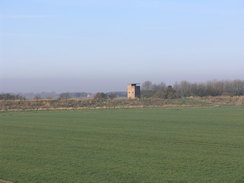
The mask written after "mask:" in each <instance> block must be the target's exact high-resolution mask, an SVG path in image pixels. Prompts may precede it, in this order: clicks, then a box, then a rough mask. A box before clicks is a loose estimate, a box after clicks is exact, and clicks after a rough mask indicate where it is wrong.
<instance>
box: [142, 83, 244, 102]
mask: <svg viewBox="0 0 244 183" xmlns="http://www.w3.org/2000/svg"><path fill="white" fill-rule="evenodd" d="M222 95H225V96H242V95H244V81H242V80H234V81H208V82H202V83H191V82H188V81H181V82H176V83H175V84H174V85H173V86H167V85H166V84H165V83H163V82H161V83H159V84H155V83H152V82H151V81H145V82H144V83H143V84H142V97H144V98H150V97H156V98H178V97H189V96H200V97H203V96H222Z"/></svg>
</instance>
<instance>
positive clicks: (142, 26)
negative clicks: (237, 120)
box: [0, 0, 244, 92]
mask: <svg viewBox="0 0 244 183" xmlns="http://www.w3.org/2000/svg"><path fill="white" fill-rule="evenodd" d="M234 79H242V80H243V79H244V0H199V1H196V0H89V1H85V0H21V1H20V0H0V92H41V91H55V92H66V91H70V92H73V91H76V92H78V91H87V92H97V91H105V92H106V91H123V90H126V86H127V83H131V82H139V83H142V82H143V81H146V80H150V81H152V82H155V83H159V82H165V83H167V84H173V83H174V82H176V81H182V80H188V81H191V82H204V81H209V80H234Z"/></svg>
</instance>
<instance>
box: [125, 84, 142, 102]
mask: <svg viewBox="0 0 244 183" xmlns="http://www.w3.org/2000/svg"><path fill="white" fill-rule="evenodd" d="M127 92H128V94H127V96H128V98H129V99H136V98H141V89H140V86H139V83H130V84H128V91H127Z"/></svg>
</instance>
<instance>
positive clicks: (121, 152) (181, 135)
mask: <svg viewBox="0 0 244 183" xmlns="http://www.w3.org/2000/svg"><path fill="white" fill-rule="evenodd" d="M0 179H4V180H8V181H12V182H15V183H17V182H18V183H31V182H33V183H79V182H84V183H89V182H94V183H95V182H98V183H122V182H123V183H137V182H138V183H141V182H147V183H154V182H158V183H164V182H165V183H197V182H201V183H213V182H214V183H244V107H219V108H213V107H212V108H141V109H99V110H80V111H79V110H75V111H39V112H34V111H32V112H1V113H0Z"/></svg>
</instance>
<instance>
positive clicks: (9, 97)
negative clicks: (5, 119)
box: [0, 93, 25, 100]
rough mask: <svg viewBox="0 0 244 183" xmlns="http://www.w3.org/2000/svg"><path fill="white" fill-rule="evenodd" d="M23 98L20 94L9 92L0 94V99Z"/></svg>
mask: <svg viewBox="0 0 244 183" xmlns="http://www.w3.org/2000/svg"><path fill="white" fill-rule="evenodd" d="M24 99H25V98H24V97H22V96H20V95H13V94H10V93H2V94H0V100H24Z"/></svg>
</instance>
